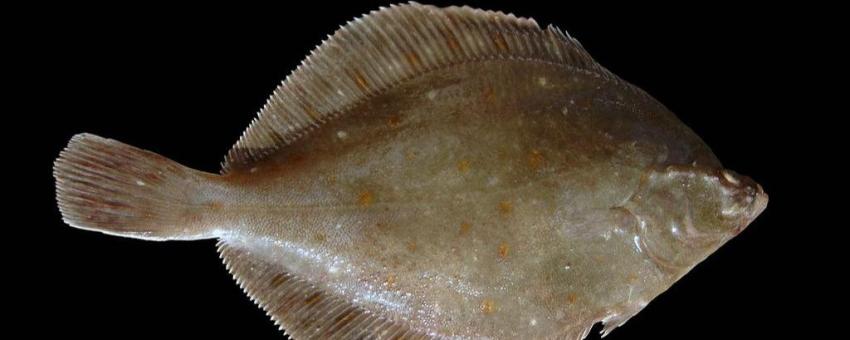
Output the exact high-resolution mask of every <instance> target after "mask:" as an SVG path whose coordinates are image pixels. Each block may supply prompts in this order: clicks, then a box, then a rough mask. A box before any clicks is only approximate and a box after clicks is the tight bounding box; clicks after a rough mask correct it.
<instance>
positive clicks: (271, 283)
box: [269, 273, 289, 288]
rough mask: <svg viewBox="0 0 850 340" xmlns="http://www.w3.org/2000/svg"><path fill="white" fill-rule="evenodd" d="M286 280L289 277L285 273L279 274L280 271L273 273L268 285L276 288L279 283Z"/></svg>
mask: <svg viewBox="0 0 850 340" xmlns="http://www.w3.org/2000/svg"><path fill="white" fill-rule="evenodd" d="M287 280H289V278H288V277H286V275H284V274H281V273H278V274H275V276H274V277H272V279H271V280H269V287H272V288H277V287H279V286H280V285H282V284H283V283H284V282H286V281H287Z"/></svg>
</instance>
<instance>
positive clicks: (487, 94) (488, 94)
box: [482, 84, 496, 101]
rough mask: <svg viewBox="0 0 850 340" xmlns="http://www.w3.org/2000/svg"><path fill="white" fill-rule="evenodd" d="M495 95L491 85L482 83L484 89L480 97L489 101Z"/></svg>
mask: <svg viewBox="0 0 850 340" xmlns="http://www.w3.org/2000/svg"><path fill="white" fill-rule="evenodd" d="M495 97H496V90H494V89H493V86H492V85H490V84H486V85H484V91H483V93H482V98H484V100H485V101H491V100H493V98H495Z"/></svg>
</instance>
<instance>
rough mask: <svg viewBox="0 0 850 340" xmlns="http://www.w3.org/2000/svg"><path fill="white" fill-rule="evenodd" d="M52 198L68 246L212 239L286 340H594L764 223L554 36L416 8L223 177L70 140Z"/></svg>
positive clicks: (292, 79)
mask: <svg viewBox="0 0 850 340" xmlns="http://www.w3.org/2000/svg"><path fill="white" fill-rule="evenodd" d="M54 177H55V180H56V197H57V201H58V206H59V209H60V211H61V213H62V217H63V219H64V221H65V222H66V223H67V224H69V225H71V226H73V227H76V228H80V229H86V230H93V231H98V232H102V233H107V234H112V235H117V236H123V237H132V238H138V239H144V240H158V241H159V240H199V239H217V240H218V253H219V255H220V256H221V258H222V259H223V261H224V263H225V265H226V267H227V269H228V270H229V271H230V273H231V274H232V275H233V277H234V278H235V280H236V282H237V283H238V284H239V285H240V286H241V287H242V288H243V289H244V291H245V293H246V294H247V295H248V296H249V297H250V298H251V299H252V300H253V301H255V302H256V303H257V304H258V305H259V306H260V307H261V308H262V309H263V310H265V311H266V312H267V313H268V315H269V316H270V317H271V318H272V319H273V320H274V321H275V322H276V323H277V324H278V325H279V326H280V327H281V329H282V330H283V331H284V332H285V333H287V334H290V335H291V336H292V337H293V338H296V339H308V338H340V339H343V338H345V339H348V338H351V339H354V338H358V339H359V338H492V339H507V338H568V339H581V338H584V337H585V336H586V335H587V334H588V332H589V331H590V329H591V327H592V326H593V325H594V324H595V323H597V322H602V323H603V324H604V329H603V332H604V333H606V334H607V333H608V332H610V331H611V330H613V329H614V328H616V327H617V326H619V325H622V324H623V323H624V322H626V321H627V320H628V319H629V318H630V317H632V316H634V315H635V314H636V313H638V312H639V311H640V310H641V309H642V308H643V307H644V306H646V305H647V303H649V302H650V301H651V300H652V299H653V298H655V297H656V296H658V295H659V294H661V293H662V292H664V291H665V290H666V289H667V288H668V287H670V286H671V285H672V284H673V283H674V282H675V281H676V280H678V279H679V278H681V277H682V276H683V275H684V274H685V273H687V272H688V271H689V270H690V269H691V268H693V267H694V266H695V265H696V264H698V263H699V262H700V261H702V260H703V259H705V258H706V257H707V256H708V255H710V254H711V253H712V252H714V251H715V250H717V249H718V248H719V247H720V246H722V245H723V244H724V243H725V242H726V241H728V240H729V239H731V238H732V237H734V236H735V235H737V234H738V233H740V232H741V231H742V230H743V229H744V228H745V227H746V226H747V225H748V224H749V223H750V222H751V221H752V220H753V219H755V218H756V216H758V215H759V214H760V213H761V211H762V210H763V209H764V208H765V207H766V205H767V200H768V199H767V195H766V194H765V193H764V191H763V190H762V188H761V186H759V185H758V184H757V183H756V182H754V181H753V180H752V179H750V178H749V177H746V176H742V175H739V174H737V173H735V172H734V171H732V170H728V169H725V168H724V167H723V166H722V165H721V163H720V162H719V161H718V159H717V158H716V157H715V156H714V154H713V153H712V152H711V150H710V149H709V147H708V146H706V145H705V143H704V142H703V141H702V140H701V139H700V138H699V137H698V136H697V135H695V134H694V132H693V131H691V130H690V129H689V128H688V127H686V126H685V125H684V124H683V123H682V122H681V121H679V120H678V119H677V118H676V116H675V115H674V114H672V113H671V112H670V111H669V110H667V109H666V108H665V107H664V106H663V105H662V104H660V103H659V102H657V101H656V100H654V99H653V98H652V97H651V96H649V95H648V94H647V93H645V92H644V91H642V90H640V89H639V88H637V87H635V86H633V85H631V84H629V83H627V82H626V81H623V80H622V79H620V78H618V77H617V76H616V75H614V74H612V73H611V72H609V71H608V70H607V69H605V68H604V67H602V66H600V65H599V64H598V63H597V62H595V61H594V60H593V59H592V58H591V57H590V55H589V54H588V53H587V52H586V51H585V50H584V49H583V48H582V46H581V45H580V44H579V43H578V41H576V40H575V39H573V38H572V37H570V36H569V35H567V34H566V33H564V32H563V31H561V30H559V29H558V28H556V27H554V26H548V27H547V28H541V27H540V26H538V25H537V23H536V22H535V21H534V20H531V19H524V18H519V17H516V16H514V15H511V14H505V13H502V12H492V11H484V10H478V9H472V8H469V7H447V8H438V7H434V6H426V5H420V4H416V3H409V4H404V5H397V6H391V7H388V8H381V9H379V10H376V11H373V12H371V13H369V14H367V15H365V16H363V17H361V18H359V19H356V20H353V21H351V22H349V23H348V24H346V25H344V26H343V27H342V28H340V29H339V30H338V31H337V32H336V33H334V34H333V35H332V36H329V38H328V39H327V40H326V41H324V42H323V43H321V45H320V46H318V47H317V48H316V49H315V50H314V51H313V52H312V53H311V54H310V55H309V56H308V57H307V58H306V59H304V61H303V63H302V64H301V65H300V66H299V67H298V68H297V69H296V70H295V71H294V72H292V73H291V74H290V75H289V76H288V77H287V78H286V79H285V80H284V81H283V82H282V84H281V85H280V86H279V87H278V88H277V89H276V90H275V91H274V92H273V94H272V95H271V97H270V98H269V100H268V102H267V103H266V105H265V106H264V107H263V108H262V109H261V111H260V112H259V114H258V116H257V118H256V119H255V120H254V121H253V122H251V124H250V126H249V127H248V128H247V130H246V131H245V132H244V134H243V135H242V137H241V138H240V139H239V140H238V142H236V144H235V145H234V146H233V148H232V149H231V150H230V151H229V152H228V153H227V154H226V156H225V160H224V162H223V166H222V169H221V172H220V174H214V173H207V172H202V171H198V170H193V169H190V168H187V167H185V166H182V165H179V164H177V163H175V162H174V161H171V160H169V159H167V158H165V157H162V156H160V155H157V154H155V153H152V152H149V151H145V150H142V149H139V148H136V147H133V146H129V145H126V144H123V143H120V142H118V141H115V140H111V139H106V138H101V137H98V136H95V135H91V134H79V135H76V136H74V137H73V138H72V139H71V141H70V142H69V144H68V146H67V147H66V148H65V149H64V150H63V151H62V152H61V154H60V155H59V158H58V159H57V160H56V162H55V167H54Z"/></svg>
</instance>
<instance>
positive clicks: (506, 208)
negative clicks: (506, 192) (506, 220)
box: [499, 201, 514, 215]
mask: <svg viewBox="0 0 850 340" xmlns="http://www.w3.org/2000/svg"><path fill="white" fill-rule="evenodd" d="M513 211H514V205H513V204H511V202H510V201H501V202H499V213H500V214H502V215H510V213H511V212H513Z"/></svg>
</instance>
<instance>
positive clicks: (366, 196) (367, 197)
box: [357, 190, 375, 207]
mask: <svg viewBox="0 0 850 340" xmlns="http://www.w3.org/2000/svg"><path fill="white" fill-rule="evenodd" d="M374 200H375V198H374V197H373V195H372V192H371V191H368V190H366V191H361V192H360V194H359V195H357V204H360V206H362V207H368V206H370V205H372V202H373V201H374Z"/></svg>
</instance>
